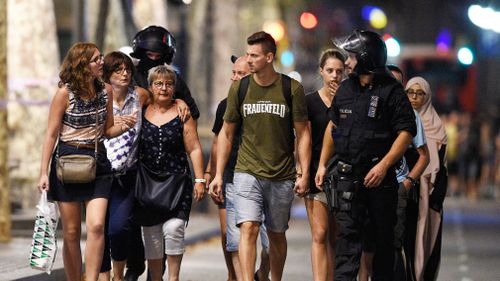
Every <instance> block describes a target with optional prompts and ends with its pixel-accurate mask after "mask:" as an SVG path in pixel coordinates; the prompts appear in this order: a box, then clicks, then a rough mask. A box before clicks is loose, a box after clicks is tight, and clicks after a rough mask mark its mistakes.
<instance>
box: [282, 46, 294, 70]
mask: <svg viewBox="0 0 500 281" xmlns="http://www.w3.org/2000/svg"><path fill="white" fill-rule="evenodd" d="M294 61H295V58H294V56H293V53H292V52H290V51H289V50H286V51H284V52H283V53H282V54H281V65H283V66H284V67H290V66H292V65H293V63H294Z"/></svg>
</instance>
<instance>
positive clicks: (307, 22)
mask: <svg viewBox="0 0 500 281" xmlns="http://www.w3.org/2000/svg"><path fill="white" fill-rule="evenodd" d="M300 25H302V27H303V28H305V29H313V28H315V27H316V26H317V25H318V19H317V18H316V16H315V15H314V14H313V13H309V12H303V13H302V14H301V15H300Z"/></svg>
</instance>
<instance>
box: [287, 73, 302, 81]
mask: <svg viewBox="0 0 500 281" xmlns="http://www.w3.org/2000/svg"><path fill="white" fill-rule="evenodd" d="M288 76H290V77H292V78H293V79H295V80H297V81H299V82H302V75H300V73H298V72H297V71H292V72H290V73H288Z"/></svg>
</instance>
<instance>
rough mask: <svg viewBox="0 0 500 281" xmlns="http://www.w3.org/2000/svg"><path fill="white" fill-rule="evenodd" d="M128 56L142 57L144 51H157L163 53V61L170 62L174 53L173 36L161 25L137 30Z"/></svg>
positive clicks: (144, 53)
mask: <svg viewBox="0 0 500 281" xmlns="http://www.w3.org/2000/svg"><path fill="white" fill-rule="evenodd" d="M132 49H133V50H134V51H133V52H132V53H130V56H132V57H134V58H137V59H142V58H144V56H145V55H146V51H153V52H158V53H161V54H163V55H164V59H165V62H166V63H167V64H170V63H171V62H172V59H173V57H174V54H175V38H174V36H172V34H170V32H168V30H166V29H165V28H163V27H161V26H156V25H151V26H148V27H146V28H144V29H143V30H141V31H139V32H138V33H137V34H136V35H135V37H134V41H133V42H132Z"/></svg>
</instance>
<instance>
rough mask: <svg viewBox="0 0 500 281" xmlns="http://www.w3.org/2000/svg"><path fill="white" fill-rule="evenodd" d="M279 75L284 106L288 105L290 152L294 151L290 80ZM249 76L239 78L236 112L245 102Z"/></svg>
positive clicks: (283, 75)
mask: <svg viewBox="0 0 500 281" xmlns="http://www.w3.org/2000/svg"><path fill="white" fill-rule="evenodd" d="M280 75H281V86H282V88H283V93H282V94H283V97H284V98H285V100H286V104H287V105H288V108H289V109H290V134H291V136H292V137H291V138H290V140H291V144H290V147H291V148H292V151H294V150H295V145H294V144H295V135H294V133H293V129H294V126H293V115H292V114H293V108H292V78H290V77H289V76H288V75H285V74H283V73H281V74H280ZM250 76H251V75H247V76H245V77H243V78H241V81H240V86H239V88H238V107H237V108H238V110H241V104H242V103H243V101H244V100H245V97H246V95H247V92H248V85H249V84H250ZM240 114H241V116H243V114H242V112H241V111H240ZM242 123H243V122H241V123H240V129H239V130H240V131H241V126H242V125H241V124H242Z"/></svg>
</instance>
